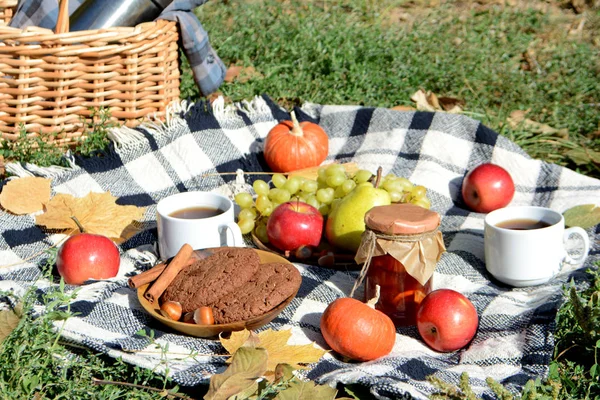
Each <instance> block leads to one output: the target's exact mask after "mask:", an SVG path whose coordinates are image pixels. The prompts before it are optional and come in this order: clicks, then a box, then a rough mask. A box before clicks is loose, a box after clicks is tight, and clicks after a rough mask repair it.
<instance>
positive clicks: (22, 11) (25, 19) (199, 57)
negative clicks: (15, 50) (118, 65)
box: [10, 0, 227, 96]
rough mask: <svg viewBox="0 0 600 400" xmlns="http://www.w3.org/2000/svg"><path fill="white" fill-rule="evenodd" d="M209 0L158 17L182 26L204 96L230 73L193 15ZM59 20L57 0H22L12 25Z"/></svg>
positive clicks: (181, 3)
mask: <svg viewBox="0 0 600 400" xmlns="http://www.w3.org/2000/svg"><path fill="white" fill-rule="evenodd" d="M83 1H84V0H71V1H69V14H71V13H73V12H74V11H75V10H76V9H77V8H78V7H79V6H80V5H81V3H83ZM206 1H207V0H174V1H173V2H172V3H171V4H169V5H168V6H167V8H165V9H164V11H163V12H162V14H161V15H160V17H159V18H161V19H166V20H169V21H177V22H178V23H179V27H180V34H181V45H182V47H183V50H184V53H185V55H186V56H187V58H188V60H189V62H190V66H191V67H192V72H193V73H194V79H195V81H196V84H197V85H198V87H199V89H200V92H201V93H202V94H203V95H204V96H206V95H209V94H211V93H213V92H215V91H216V90H217V89H218V88H219V86H220V85H221V83H222V82H223V79H225V72H226V70H227V69H226V68H225V65H224V64H223V61H221V59H220V58H219V56H218V55H217V53H216V52H215V50H214V49H213V48H212V46H211V44H210V42H209V40H208V33H207V32H206V31H205V30H204V28H203V27H202V24H201V23H200V21H199V20H198V17H196V15H195V14H194V9H195V8H196V7H199V6H201V5H202V4H204V3H206ZM57 18H58V1H57V0H22V1H20V2H19V4H18V6H17V9H16V10H15V15H14V16H13V18H12V20H11V21H10V26H13V27H18V28H25V27H27V26H39V27H42V28H48V29H54V27H55V25H56V19H57Z"/></svg>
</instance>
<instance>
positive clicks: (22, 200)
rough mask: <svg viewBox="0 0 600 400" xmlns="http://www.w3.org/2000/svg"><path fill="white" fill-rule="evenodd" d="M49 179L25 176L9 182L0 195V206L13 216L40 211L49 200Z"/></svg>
mask: <svg viewBox="0 0 600 400" xmlns="http://www.w3.org/2000/svg"><path fill="white" fill-rule="evenodd" d="M50 182H51V180H50V179H46V178H39V177H34V176H27V177H24V178H18V179H13V180H11V181H9V182H8V183H7V184H6V185H5V186H4V188H3V189H2V193H0V205H2V207H4V209H5V210H7V211H10V212H11V213H13V214H17V215H23V214H31V213H33V212H36V211H41V210H43V208H44V205H43V203H46V202H47V201H48V200H50V194H51V190H50Z"/></svg>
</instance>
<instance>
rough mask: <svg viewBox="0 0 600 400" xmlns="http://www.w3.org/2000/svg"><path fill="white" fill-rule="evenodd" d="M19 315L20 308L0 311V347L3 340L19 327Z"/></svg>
mask: <svg viewBox="0 0 600 400" xmlns="http://www.w3.org/2000/svg"><path fill="white" fill-rule="evenodd" d="M20 314H21V312H20V306H17V308H16V309H15V310H1V311H0V347H2V342H3V341H4V339H6V338H7V337H8V335H10V333H11V332H12V331H13V330H14V329H15V328H16V327H17V325H19V321H20V320H21V315H20Z"/></svg>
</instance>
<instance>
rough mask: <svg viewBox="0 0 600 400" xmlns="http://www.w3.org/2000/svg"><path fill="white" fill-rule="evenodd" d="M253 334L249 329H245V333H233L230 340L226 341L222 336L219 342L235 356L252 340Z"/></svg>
mask: <svg viewBox="0 0 600 400" xmlns="http://www.w3.org/2000/svg"><path fill="white" fill-rule="evenodd" d="M251 333H254V332H252V331H249V330H247V329H244V330H243V331H233V332H231V335H230V336H229V339H224V338H223V337H222V336H221V335H219V341H220V342H221V345H222V346H223V347H224V348H225V350H226V351H227V352H228V353H229V354H233V353H235V351H236V350H237V349H239V348H240V347H242V346H243V345H244V343H246V341H247V340H248V339H249V338H250V334H251ZM255 335H256V334H255Z"/></svg>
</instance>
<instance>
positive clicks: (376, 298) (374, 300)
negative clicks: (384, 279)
mask: <svg viewBox="0 0 600 400" xmlns="http://www.w3.org/2000/svg"><path fill="white" fill-rule="evenodd" d="M380 295H381V288H380V287H379V285H375V296H373V298H372V299H370V300H369V301H367V305H368V306H369V307H371V308H375V304H377V302H378V301H379V296H380Z"/></svg>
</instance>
